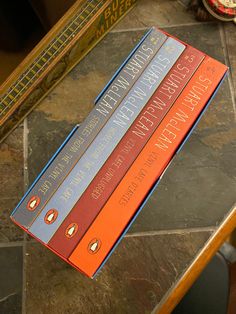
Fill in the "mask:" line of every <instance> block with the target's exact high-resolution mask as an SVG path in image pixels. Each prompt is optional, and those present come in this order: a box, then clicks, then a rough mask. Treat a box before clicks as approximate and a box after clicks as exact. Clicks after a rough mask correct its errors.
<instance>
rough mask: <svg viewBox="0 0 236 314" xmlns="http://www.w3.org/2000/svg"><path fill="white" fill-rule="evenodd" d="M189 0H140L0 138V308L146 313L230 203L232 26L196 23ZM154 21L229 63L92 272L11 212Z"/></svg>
mask: <svg viewBox="0 0 236 314" xmlns="http://www.w3.org/2000/svg"><path fill="white" fill-rule="evenodd" d="M186 2H187V1H177V0H170V1H166V0H145V1H144V0H140V1H139V3H138V5H137V7H136V8H135V9H134V10H133V11H132V12H131V13H130V14H129V15H128V16H127V17H126V18H124V19H123V20H122V22H121V23H119V25H117V26H116V28H115V29H113V31H112V32H111V33H110V34H109V35H108V36H106V37H105V39H104V40H103V41H102V42H101V43H100V44H99V45H98V46H97V47H96V48H95V49H94V50H93V51H92V52H91V53H90V54H89V55H88V56H87V57H86V58H85V59H84V60H83V61H82V62H81V63H80V64H79V65H78V66H77V67H76V68H75V69H74V70H73V71H72V72H71V73H70V74H69V75H68V76H67V77H66V78H65V79H64V80H63V82H61V83H60V84H59V85H58V86H57V87H56V88H55V89H54V90H53V92H51V93H50V94H49V95H48V96H47V97H46V98H45V99H44V100H43V101H42V103H41V104H40V105H39V106H38V107H37V109H36V110H35V111H34V112H32V113H31V114H30V115H29V116H28V118H27V119H25V121H24V123H23V124H22V125H20V126H19V127H18V128H17V129H16V130H15V131H14V132H13V133H12V134H11V135H10V136H9V137H8V138H7V139H6V140H5V142H4V143H3V144H1V146H0V313H3V314H5V313H6V314H13V313H27V314H31V313H34V314H41V313H43V314H44V313H50V314H54V313H55V314H58V313H59V314H74V313H75V314H77V313H82V314H83V313H86V314H90V313H102V314H103V313H114V314H116V313H117V314H119V313H122V314H124V313H129V314H131V313H135V314H137V313H140V314H143V313H151V312H152V311H153V309H154V308H157V307H158V303H159V302H160V300H161V299H162V298H163V297H164V295H166V293H168V291H169V290H170V289H171V287H172V285H173V284H174V283H175V281H176V280H177V279H178V278H179V277H180V276H181V274H182V273H183V272H184V270H185V269H186V268H187V267H188V265H190V263H191V262H192V261H193V259H194V257H195V256H196V254H197V253H198V252H199V250H200V249H201V248H202V247H203V245H204V244H205V243H206V241H207V240H208V239H209V237H210V236H211V234H212V233H213V232H214V231H215V229H216V228H217V226H218V225H219V224H220V222H221V221H222V220H223V219H224V217H225V215H226V214H227V213H228V212H229V210H230V208H231V206H232V205H233V203H234V201H235V189H236V167H235V159H234V158H233V156H235V148H236V127H235V123H234V122H235V95H234V89H235V86H236V54H235V43H236V32H235V25H234V24H231V23H228V24H221V23H216V22H207V23H199V22H197V21H196V20H195V19H194V17H193V15H192V14H191V13H189V12H187V11H186V7H185V3H186ZM152 25H157V26H159V27H160V28H163V29H165V30H166V31H168V32H169V33H171V34H173V35H176V36H177V37H179V38H180V39H183V40H184V41H186V42H188V43H189V44H192V45H194V46H195V47H197V48H199V49H201V50H203V51H205V52H206V53H208V54H209V55H211V56H213V57H214V58H216V59H218V60H219V61H222V62H223V63H225V64H227V65H228V66H229V67H230V69H231V72H230V75H229V76H228V78H227V79H226V80H225V82H224V83H223V86H222V88H221V89H220V90H219V92H218V94H217V96H216V97H215V99H214V101H213V102H212V105H211V106H210V107H209V109H208V111H207V112H206V114H205V115H204V117H203V118H202V120H201V122H200V123H199V125H198V127H197V128H196V130H195V131H194V133H193V134H192V136H191V138H190V140H189V141H188V142H187V143H186V145H185V147H184V149H183V150H182V151H181V153H180V154H178V156H177V157H176V158H175V160H174V162H173V163H172V165H171V166H170V167H169V169H168V171H167V172H166V174H165V176H164V177H163V179H162V181H161V184H160V185H159V186H158V188H157V189H156V191H155V192H154V193H153V195H152V197H151V198H150V200H149V202H148V203H147V205H146V207H145V208H144V209H143V211H142V213H141V214H140V215H139V217H138V219H137V220H136V222H135V223H134V225H133V227H132V228H131V229H130V231H129V233H128V234H127V235H126V237H125V238H124V240H123V241H122V243H121V244H120V245H119V247H118V248H117V249H116V251H115V253H114V254H113V255H112V257H111V258H110V260H109V261H108V263H107V264H106V266H105V267H104V269H103V270H102V271H101V273H100V274H99V275H98V277H97V278H96V279H95V280H93V281H91V280H90V279H87V278H85V277H84V276H83V275H81V274H79V273H78V272H76V271H75V270H74V269H73V268H72V267H70V266H69V265H67V264H66V263H64V262H63V261H62V260H60V259H59V258H58V257H57V256H55V255H54V254H53V253H51V252H50V251H48V250H47V249H46V248H44V247H43V246H42V245H40V244H39V243H36V242H35V241H34V240H32V239H30V238H28V236H26V235H25V234H24V233H23V232H21V230H20V229H19V228H17V227H15V226H14V225H13V223H12V222H11V221H10V220H9V215H10V212H11V211H12V209H13V208H14V206H15V205H16V204H17V203H18V201H19V200H20V198H21V197H22V195H23V193H24V191H25V190H26V189H27V187H28V186H29V185H30V183H32V181H33V180H34V178H35V177H36V175H37V173H38V172H39V171H40V169H41V168H42V167H43V165H44V164H45V163H46V162H47V160H48V159H49V157H50V156H51V155H52V154H53V152H55V150H56V148H57V147H58V146H59V144H60V143H61V142H62V140H63V139H64V138H65V136H66V134H68V132H69V131H70V130H71V129H72V127H73V126H74V125H75V123H78V122H81V121H82V120H83V119H84V117H85V116H86V115H87V114H88V112H89V111H90V110H91V109H92V107H93V100H94V98H95V97H96V95H97V94H98V93H99V91H100V90H101V89H102V87H103V86H104V84H105V83H106V82H107V80H108V79H109V78H110V77H111V75H112V73H113V72H114V71H115V69H116V68H117V67H118V65H119V64H120V63H121V61H122V60H123V59H124V57H125V56H126V55H127V54H128V52H129V51H130V49H131V48H132V47H133V46H134V44H135V43H136V42H137V41H138V39H139V38H140V37H141V36H142V34H143V33H144V32H145V30H146V29H147V28H148V27H150V26H152ZM121 47H122V49H120V48H121ZM108 60H109V62H108Z"/></svg>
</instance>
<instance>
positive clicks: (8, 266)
mask: <svg viewBox="0 0 236 314" xmlns="http://www.w3.org/2000/svg"><path fill="white" fill-rule="evenodd" d="M0 269H1V272H0V313H2V314H20V313H21V299H22V270H23V266H22V248H21V247H8V248H0Z"/></svg>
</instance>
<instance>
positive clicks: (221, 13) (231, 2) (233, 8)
mask: <svg viewBox="0 0 236 314" xmlns="http://www.w3.org/2000/svg"><path fill="white" fill-rule="evenodd" d="M203 3H204V6H205V7H206V9H207V10H208V11H209V13H210V14H211V15H213V16H214V17H215V18H217V19H219V20H222V21H233V20H234V19H235V17H236V2H235V0H203Z"/></svg>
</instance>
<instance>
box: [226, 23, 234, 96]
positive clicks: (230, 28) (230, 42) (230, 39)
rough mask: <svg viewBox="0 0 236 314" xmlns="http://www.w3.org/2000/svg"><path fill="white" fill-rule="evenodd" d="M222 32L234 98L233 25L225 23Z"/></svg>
mask: <svg viewBox="0 0 236 314" xmlns="http://www.w3.org/2000/svg"><path fill="white" fill-rule="evenodd" d="M224 32H225V37H226V45H227V47H226V53H228V57H229V64H230V70H231V75H232V79H233V85H234V97H236V92H235V89H236V55H235V51H236V47H235V43H236V32H235V25H234V24H233V23H225V24H224Z"/></svg>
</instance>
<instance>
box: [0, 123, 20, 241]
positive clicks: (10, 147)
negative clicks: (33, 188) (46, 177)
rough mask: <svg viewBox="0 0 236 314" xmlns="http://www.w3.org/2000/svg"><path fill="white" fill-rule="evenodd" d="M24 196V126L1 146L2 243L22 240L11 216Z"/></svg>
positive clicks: (0, 219) (0, 211)
mask: <svg viewBox="0 0 236 314" xmlns="http://www.w3.org/2000/svg"><path fill="white" fill-rule="evenodd" d="M23 194H24V176H23V126H22V125H21V126H19V127H18V128H17V129H16V130H15V131H14V132H13V133H12V134H11V135H10V136H9V137H8V138H7V140H6V141H4V142H3V143H2V144H0V243H2V242H9V241H18V240H22V238H23V233H22V232H21V231H20V229H19V228H18V227H16V226H15V225H14V224H13V223H12V222H11V220H10V218H9V216H10V214H11V212H12V210H13V209H14V208H15V206H16V205H17V203H18V202H19V200H20V198H21V197H22V196H23Z"/></svg>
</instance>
